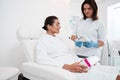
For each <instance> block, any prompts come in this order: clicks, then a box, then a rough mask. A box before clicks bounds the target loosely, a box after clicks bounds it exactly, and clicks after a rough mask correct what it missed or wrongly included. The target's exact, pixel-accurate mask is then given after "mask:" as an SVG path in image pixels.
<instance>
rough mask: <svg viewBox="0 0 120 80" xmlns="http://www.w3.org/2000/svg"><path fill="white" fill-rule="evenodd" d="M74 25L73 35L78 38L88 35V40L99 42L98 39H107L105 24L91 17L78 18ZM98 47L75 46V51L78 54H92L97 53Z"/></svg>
mask: <svg viewBox="0 0 120 80" xmlns="http://www.w3.org/2000/svg"><path fill="white" fill-rule="evenodd" d="M72 27H73V32H72V34H73V35H76V36H77V37H78V38H80V37H87V40H89V41H91V40H92V41H94V42H97V41H98V40H101V41H105V31H104V27H103V25H102V24H101V23H100V22H99V21H98V20H96V21H92V19H91V18H87V19H86V20H84V19H81V20H80V19H78V21H76V23H75V24H74V25H72ZM97 49H98V48H86V47H84V46H82V47H81V48H79V47H77V46H75V52H76V54H77V55H83V56H92V55H98V54H97Z"/></svg>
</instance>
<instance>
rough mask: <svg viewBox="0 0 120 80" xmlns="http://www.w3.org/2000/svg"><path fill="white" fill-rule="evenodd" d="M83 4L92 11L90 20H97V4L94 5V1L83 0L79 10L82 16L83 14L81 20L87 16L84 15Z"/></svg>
mask: <svg viewBox="0 0 120 80" xmlns="http://www.w3.org/2000/svg"><path fill="white" fill-rule="evenodd" d="M85 4H89V5H90V6H91V7H92V9H93V14H92V20H93V21H95V20H97V19H98V16H97V13H98V7H97V4H96V2H95V0H85V1H84V2H83V3H82V6H81V10H82V14H83V19H86V18H87V16H86V15H85V13H84V5H85Z"/></svg>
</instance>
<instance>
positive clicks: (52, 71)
mask: <svg viewBox="0 0 120 80" xmlns="http://www.w3.org/2000/svg"><path fill="white" fill-rule="evenodd" d="M22 71H23V74H24V72H25V73H28V74H31V75H33V76H36V77H39V78H44V80H77V76H76V75H75V74H74V73H72V72H69V71H67V70H64V69H61V68H58V67H53V66H47V65H40V64H36V63H34V62H27V63H23V64H22Z"/></svg>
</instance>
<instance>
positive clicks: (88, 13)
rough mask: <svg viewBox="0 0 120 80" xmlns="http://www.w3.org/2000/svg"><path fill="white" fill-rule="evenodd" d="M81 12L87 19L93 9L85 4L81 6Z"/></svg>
mask: <svg viewBox="0 0 120 80" xmlns="http://www.w3.org/2000/svg"><path fill="white" fill-rule="evenodd" d="M83 12H84V14H85V15H86V17H87V18H91V17H92V14H93V9H92V7H91V6H90V5H89V4H85V5H84V6H83Z"/></svg>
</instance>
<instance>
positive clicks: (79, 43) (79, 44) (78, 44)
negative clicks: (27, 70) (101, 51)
mask: <svg viewBox="0 0 120 80" xmlns="http://www.w3.org/2000/svg"><path fill="white" fill-rule="evenodd" d="M82 44H83V42H81V41H79V40H76V41H75V45H76V46H77V47H81V46H82Z"/></svg>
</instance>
